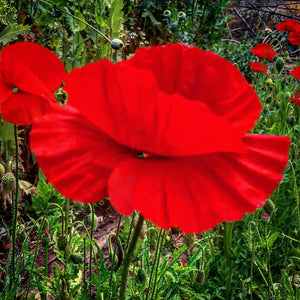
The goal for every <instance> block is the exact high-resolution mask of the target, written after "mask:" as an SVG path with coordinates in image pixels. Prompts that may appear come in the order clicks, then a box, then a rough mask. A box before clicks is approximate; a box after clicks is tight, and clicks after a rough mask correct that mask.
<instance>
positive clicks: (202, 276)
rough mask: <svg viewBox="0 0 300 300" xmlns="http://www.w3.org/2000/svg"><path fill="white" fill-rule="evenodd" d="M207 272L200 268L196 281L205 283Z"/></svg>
mask: <svg viewBox="0 0 300 300" xmlns="http://www.w3.org/2000/svg"><path fill="white" fill-rule="evenodd" d="M205 278H206V274H205V271H204V270H198V271H197V272H196V274H195V281H196V282H198V283H203V282H204V281H205Z"/></svg>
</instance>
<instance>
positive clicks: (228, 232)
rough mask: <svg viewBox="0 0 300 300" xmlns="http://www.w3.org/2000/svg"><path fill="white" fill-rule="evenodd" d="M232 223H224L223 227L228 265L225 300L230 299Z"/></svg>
mask: <svg viewBox="0 0 300 300" xmlns="http://www.w3.org/2000/svg"><path fill="white" fill-rule="evenodd" d="M233 224H234V223H233V222H226V223H225V226H224V255H225V258H226V260H227V263H228V265H229V276H228V279H227V284H226V299H229V298H230V294H231V283H232V276H233V261H232V257H231V245H232V230H233Z"/></svg>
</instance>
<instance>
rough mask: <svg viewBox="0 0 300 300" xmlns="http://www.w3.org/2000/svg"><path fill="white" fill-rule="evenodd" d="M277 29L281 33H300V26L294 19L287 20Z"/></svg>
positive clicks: (278, 25)
mask: <svg viewBox="0 0 300 300" xmlns="http://www.w3.org/2000/svg"><path fill="white" fill-rule="evenodd" d="M276 28H277V29H278V30H280V31H289V32H291V31H294V32H299V31H300V24H299V23H298V22H297V21H296V20H294V19H292V20H288V19H286V20H285V21H284V23H278V24H276Z"/></svg>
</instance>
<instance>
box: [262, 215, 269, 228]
mask: <svg viewBox="0 0 300 300" xmlns="http://www.w3.org/2000/svg"><path fill="white" fill-rule="evenodd" d="M261 221H262V222H263V223H264V224H266V225H267V224H268V223H269V222H270V215H268V214H262V215H261Z"/></svg>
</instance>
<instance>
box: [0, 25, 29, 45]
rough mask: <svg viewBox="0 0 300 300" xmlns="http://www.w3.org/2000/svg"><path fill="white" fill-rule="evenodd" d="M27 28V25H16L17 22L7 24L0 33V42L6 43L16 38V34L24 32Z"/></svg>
mask: <svg viewBox="0 0 300 300" xmlns="http://www.w3.org/2000/svg"><path fill="white" fill-rule="evenodd" d="M29 29H30V26H29V25H18V24H10V25H7V26H6V27H5V28H4V29H3V30H2V32H1V33H0V42H2V43H3V44H4V45H6V44H8V43H10V42H11V41H13V40H15V39H17V37H18V35H20V34H22V33H24V32H25V31H27V30H29Z"/></svg>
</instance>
